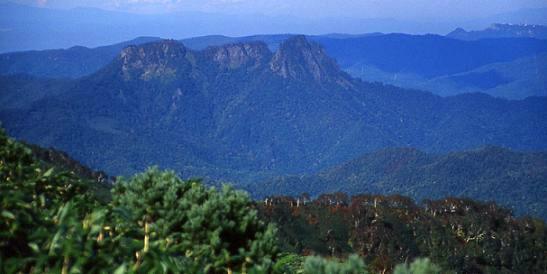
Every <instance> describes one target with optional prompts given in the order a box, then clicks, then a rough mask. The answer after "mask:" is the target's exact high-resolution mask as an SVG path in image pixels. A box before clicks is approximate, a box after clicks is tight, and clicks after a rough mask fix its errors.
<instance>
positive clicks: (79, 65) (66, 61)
mask: <svg viewBox="0 0 547 274" xmlns="http://www.w3.org/2000/svg"><path fill="white" fill-rule="evenodd" d="M157 40H160V38H156V37H138V38H136V39H133V40H130V41H126V42H122V43H118V44H114V45H109V46H102V47H97V48H86V47H82V46H75V47H71V48H68V49H55V50H43V51H25V52H15V53H6V54H1V55H0V74H3V75H14V74H29V75H34V76H38V77H49V78H78V77H81V76H84V75H89V74H92V73H93V72H96V71H98V70H99V69H100V68H102V67H103V66H105V65H106V64H108V63H109V62H111V61H112V59H114V58H115V57H116V55H117V54H118V53H119V52H120V51H121V50H122V49H123V48H125V47H127V46H129V45H140V44H145V43H149V42H152V41H157Z"/></svg>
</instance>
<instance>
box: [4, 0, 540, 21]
mask: <svg viewBox="0 0 547 274" xmlns="http://www.w3.org/2000/svg"><path fill="white" fill-rule="evenodd" d="M13 1H14V2H19V3H25V4H32V5H39V6H44V7H52V8H73V7H96V8H102V9H109V10H121V11H130V12H139V13H162V12H170V11H185V10H192V11H205V12H215V13H230V14H234V13H235V14H242V13H253V14H265V15H291V16H297V17H308V18H309V17H340V16H344V17H353V18H396V19H413V20H416V19H423V20H427V19H430V18H443V17H450V18H452V19H454V18H455V17H457V18H460V19H464V20H465V19H473V18H477V17H484V16H489V15H493V14H497V13H503V12H510V11H515V10H519V9H524V8H538V7H547V1H546V0H13Z"/></svg>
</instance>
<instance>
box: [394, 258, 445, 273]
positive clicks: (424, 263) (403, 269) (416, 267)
mask: <svg viewBox="0 0 547 274" xmlns="http://www.w3.org/2000/svg"><path fill="white" fill-rule="evenodd" d="M393 273H394V274H439V273H441V268H440V267H438V266H437V265H435V264H434V263H432V262H431V261H430V260H429V259H427V258H425V259H420V258H418V259H416V260H414V262H412V263H411V264H410V266H409V265H407V264H400V265H397V266H396V267H395V270H394V271H393Z"/></svg>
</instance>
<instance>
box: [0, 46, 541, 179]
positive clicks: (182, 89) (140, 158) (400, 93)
mask: <svg viewBox="0 0 547 274" xmlns="http://www.w3.org/2000/svg"><path fill="white" fill-rule="evenodd" d="M2 81H4V82H5V83H10V84H8V85H2V86H1V88H0V89H1V90H0V91H1V92H0V101H2V102H6V103H5V104H3V105H2V106H1V108H0V120H1V121H2V122H3V123H4V125H5V127H6V128H7V130H8V132H9V133H10V134H12V135H13V136H15V137H17V138H22V139H23V140H27V141H29V142H32V143H36V144H38V145H42V146H46V147H47V146H53V147H56V148H59V149H61V150H63V151H67V152H68V153H69V154H70V155H73V156H74V157H75V158H76V159H78V160H80V161H82V162H83V163H85V164H87V165H89V166H91V167H93V168H95V169H100V170H105V171H106V172H108V173H109V174H113V175H117V174H128V173H131V172H134V171H137V170H142V169H144V168H145V167H146V166H149V165H153V164H158V165H160V166H162V167H167V168H173V169H176V170H178V171H181V172H188V173H190V174H191V175H208V174H213V175H214V176H217V175H218V176H219V177H223V178H227V177H230V176H229V175H230V174H232V175H234V174H236V173H232V172H231V171H233V170H238V171H237V174H236V175H239V174H245V173H249V174H251V173H253V174H283V173H287V172H289V173H300V172H312V171H316V170H320V169H322V168H325V167H328V166H331V165H333V164H336V163H340V162H342V161H345V160H349V159H352V158H355V157H357V156H359V155H361V154H362V153H365V152H367V151H373V150H376V149H380V148H385V147H392V146H412V147H417V148H420V149H424V150H426V151H430V152H443V151H450V150H460V149H466V148H473V147H477V146H481V145H485V144H495V145H501V146H506V147H511V148H516V149H545V148H547V142H546V140H545V138H544V136H546V135H547V121H546V120H545V119H544V117H545V115H546V111H547V99H546V98H529V99H526V100H522V101H508V100H502V99H495V98H492V97H490V96H487V95H481V94H467V95H462V96H455V97H448V98H441V97H438V96H435V95H432V94H430V93H427V92H419V91H412V90H404V89H400V88H396V87H393V86H386V85H382V84H371V83H366V82H361V81H359V80H356V79H353V78H351V77H350V76H349V75H348V74H346V73H345V72H343V71H342V70H340V68H339V67H338V65H337V64H336V62H335V61H334V60H333V59H331V58H330V57H328V56H327V55H326V52H325V50H324V49H323V48H321V47H320V46H319V45H318V44H316V43H313V42H308V41H307V40H306V39H305V38H304V37H303V36H296V37H292V38H290V39H288V40H287V41H285V42H283V43H282V44H281V45H280V46H279V48H278V49H277V51H275V52H272V51H270V50H269V48H268V47H267V45H266V44H265V43H260V42H251V43H239V44H229V45H224V46H220V47H210V48H207V49H205V50H202V51H194V50H190V49H188V48H186V47H184V46H183V45H182V44H181V43H178V42H177V41H172V40H164V41H160V42H155V43H148V44H144V45H141V46H130V47H127V48H125V49H124V50H122V52H121V53H120V54H119V55H118V57H117V58H115V59H114V60H113V61H112V62H111V63H110V64H109V65H107V66H106V67H104V68H102V69H101V70H99V71H98V72H96V73H94V74H92V75H90V76H86V77H83V78H80V79H76V80H64V81H53V80H41V79H34V80H33V78H31V77H22V76H12V77H3V78H2ZM48 81H53V82H48ZM230 178H233V177H230Z"/></svg>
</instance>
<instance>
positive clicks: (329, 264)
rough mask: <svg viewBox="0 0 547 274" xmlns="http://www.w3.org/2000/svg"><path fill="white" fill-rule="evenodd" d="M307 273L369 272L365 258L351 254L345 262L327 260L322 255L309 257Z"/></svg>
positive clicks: (306, 266)
mask: <svg viewBox="0 0 547 274" xmlns="http://www.w3.org/2000/svg"><path fill="white" fill-rule="evenodd" d="M303 273H305V274H367V273H368V272H367V271H366V270H365V265H364V263H363V260H361V258H359V256H356V255H351V256H349V257H348V259H347V260H346V261H344V262H337V261H335V260H327V259H325V258H321V257H314V256H312V257H308V258H306V261H305V262H304V272H303Z"/></svg>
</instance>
